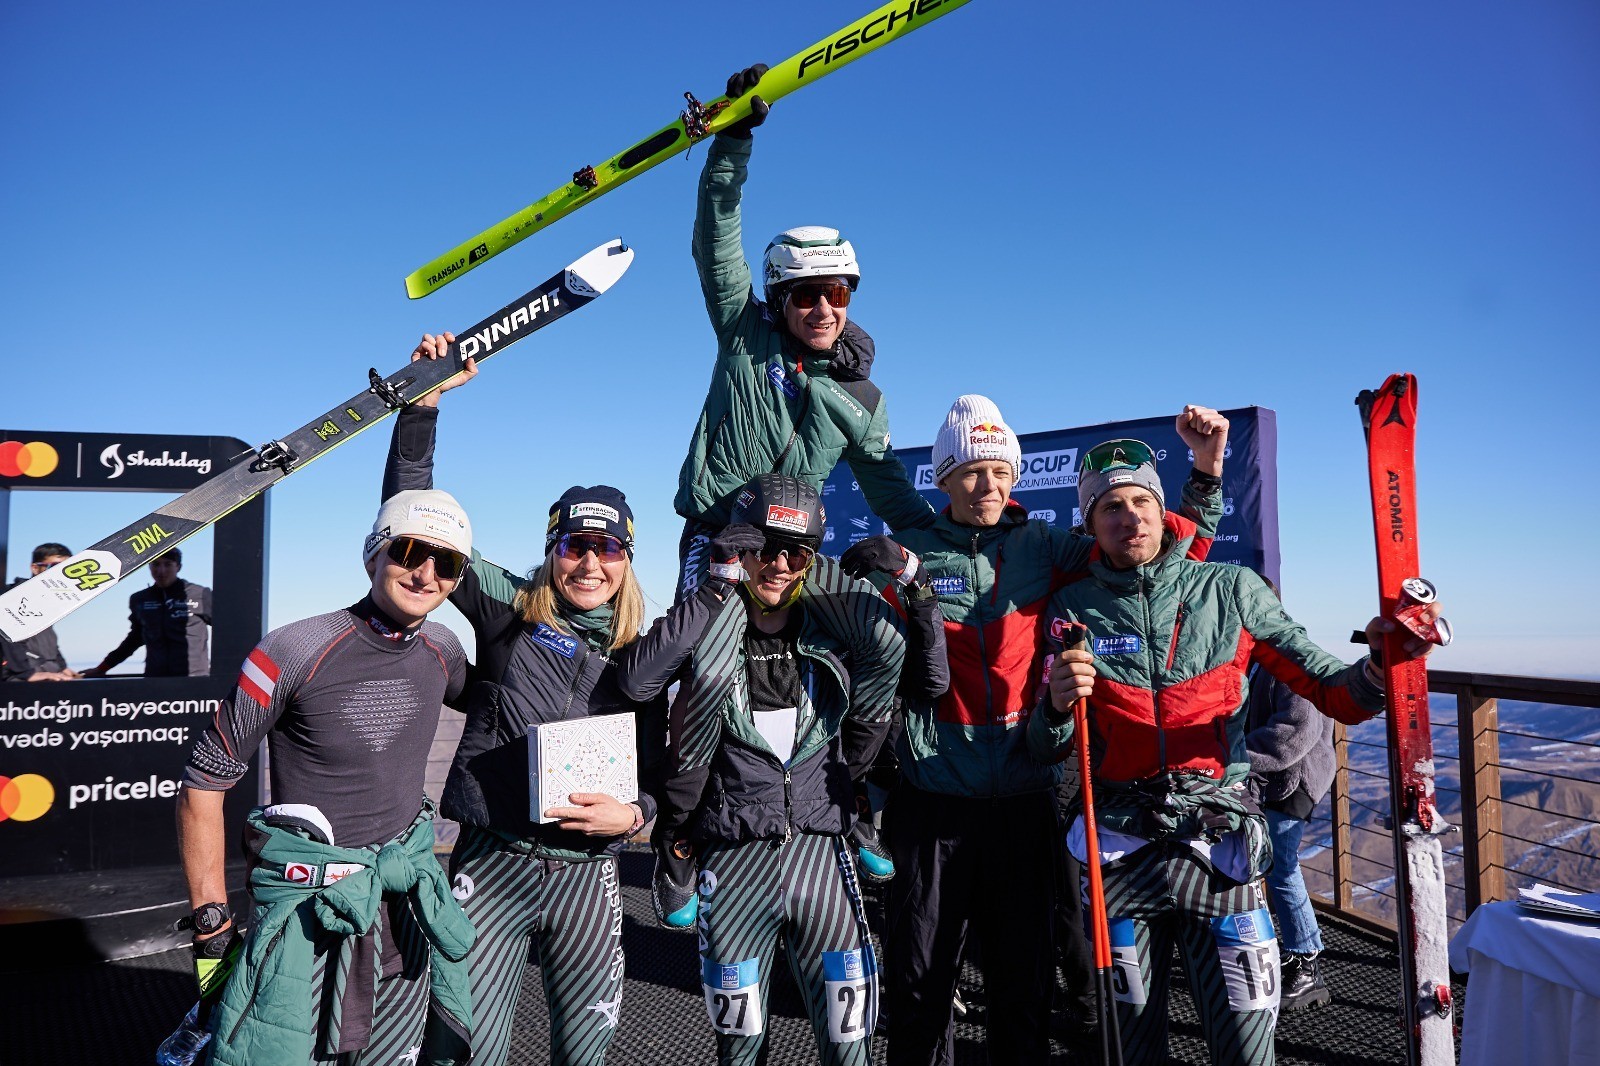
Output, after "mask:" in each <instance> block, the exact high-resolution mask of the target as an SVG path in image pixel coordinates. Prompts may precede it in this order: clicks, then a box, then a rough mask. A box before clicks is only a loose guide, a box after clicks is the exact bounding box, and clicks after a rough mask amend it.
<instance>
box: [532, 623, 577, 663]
mask: <svg viewBox="0 0 1600 1066" xmlns="http://www.w3.org/2000/svg"><path fill="white" fill-rule="evenodd" d="M532 636H533V642H534V643H535V644H538V645H540V646H542V647H546V648H549V649H550V650H551V651H553V652H555V653H556V654H557V655H559V656H561V657H562V658H564V659H571V658H572V657H574V656H575V655H577V654H578V638H577V637H569V636H567V635H566V634H565V633H558V632H557V631H555V630H554V629H551V628H550V627H549V626H547V625H545V624H544V623H543V622H540V623H539V624H538V626H537V627H535V628H534V631H533V634H532Z"/></svg>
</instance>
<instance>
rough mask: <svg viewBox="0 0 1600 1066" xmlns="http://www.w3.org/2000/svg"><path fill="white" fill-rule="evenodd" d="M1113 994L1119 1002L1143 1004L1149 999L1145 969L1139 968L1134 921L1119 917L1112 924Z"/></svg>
mask: <svg viewBox="0 0 1600 1066" xmlns="http://www.w3.org/2000/svg"><path fill="white" fill-rule="evenodd" d="M1110 933H1111V995H1112V997H1113V998H1115V999H1116V1001H1117V1002H1118V1003H1130V1004H1133V1005H1134V1006H1143V1005H1144V1004H1145V1002H1146V1001H1147V1000H1148V998H1149V997H1148V994H1147V993H1146V991H1145V987H1144V971H1142V970H1140V969H1139V945H1138V942H1137V940H1136V939H1135V938H1134V932H1133V921H1132V920H1131V919H1128V918H1118V919H1116V920H1115V921H1113V922H1112V923H1111V925H1110Z"/></svg>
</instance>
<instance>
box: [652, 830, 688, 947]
mask: <svg viewBox="0 0 1600 1066" xmlns="http://www.w3.org/2000/svg"><path fill="white" fill-rule="evenodd" d="M696 878H697V872H696V870H695V862H694V849H693V848H692V847H691V846H690V844H689V842H688V841H687V840H673V841H663V842H661V843H660V844H657V845H656V869H655V875H654V876H653V877H651V879H650V903H651V905H652V906H654V907H655V911H656V921H657V922H659V923H660V924H661V925H662V926H664V927H665V928H667V929H677V930H680V931H682V932H688V931H689V930H691V929H693V928H694V920H695V917H696V916H697V915H698V914H699V911H700V897H699V896H698V895H697V894H696V892H695V881H696Z"/></svg>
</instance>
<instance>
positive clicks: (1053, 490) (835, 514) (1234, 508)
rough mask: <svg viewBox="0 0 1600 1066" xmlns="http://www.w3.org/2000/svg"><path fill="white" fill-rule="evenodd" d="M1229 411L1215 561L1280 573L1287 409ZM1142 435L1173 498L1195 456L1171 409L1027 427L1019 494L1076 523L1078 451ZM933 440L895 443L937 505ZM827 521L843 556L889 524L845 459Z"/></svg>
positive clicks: (1065, 523)
mask: <svg viewBox="0 0 1600 1066" xmlns="http://www.w3.org/2000/svg"><path fill="white" fill-rule="evenodd" d="M1222 413H1223V414H1224V415H1226V416H1227V417H1228V421H1229V423H1230V428H1229V431H1228V450H1227V453H1226V457H1225V459H1224V462H1223V469H1222V499H1223V502H1222V514H1223V518H1222V525H1221V527H1220V528H1219V529H1218V532H1217V539H1216V542H1215V544H1213V546H1212V548H1211V555H1210V559H1211V561H1212V562H1219V563H1235V564H1238V565H1242V566H1248V567H1250V568H1251V569H1253V570H1256V571H1258V572H1260V573H1263V574H1265V575H1266V576H1267V577H1269V578H1271V579H1272V580H1273V581H1277V580H1278V564H1279V555H1278V418H1277V415H1276V414H1275V413H1274V412H1273V411H1272V410H1270V409H1269V408H1265V407H1241V408H1236V409H1234V410H1231V411H1224V412H1222ZM1119 437H1133V438H1136V439H1138V440H1142V441H1144V442H1145V443H1146V444H1148V445H1150V446H1151V448H1153V449H1154V450H1155V453H1156V469H1157V471H1159V472H1160V474H1161V485H1162V488H1163V489H1164V490H1165V492H1166V496H1167V499H1168V500H1169V501H1176V500H1177V498H1178V494H1179V492H1180V491H1181V490H1182V488H1183V482H1184V480H1185V479H1186V478H1187V477H1188V476H1189V468H1190V466H1191V465H1192V464H1193V462H1194V456H1193V455H1192V454H1191V453H1190V451H1189V449H1188V447H1187V446H1186V445H1185V444H1184V443H1183V441H1182V439H1181V438H1180V437H1179V436H1178V431H1177V428H1176V427H1175V426H1174V420H1173V418H1172V417H1171V416H1166V417H1162V418H1141V419H1136V420H1134V421H1131V422H1107V423H1104V424H1102V425H1098V426H1085V427H1082V428H1078V429H1056V430H1046V431H1045V432H1042V433H1022V434H1019V435H1018V438H1017V439H1018V441H1019V443H1020V444H1021V446H1022V469H1021V474H1020V476H1019V477H1018V479H1017V484H1016V487H1015V488H1013V489H1012V490H1011V498H1012V499H1013V500H1014V501H1016V502H1017V503H1019V504H1021V505H1022V506H1024V507H1026V508H1027V509H1028V514H1029V517H1032V518H1038V519H1042V520H1043V521H1045V522H1048V523H1050V524H1051V525H1053V526H1060V527H1062V528H1063V529H1070V528H1071V527H1073V526H1076V525H1078V524H1080V518H1079V515H1078V457H1079V456H1080V455H1082V454H1083V452H1084V450H1085V449H1088V448H1092V447H1094V446H1095V445H1096V444H1099V443H1100V442H1102V441H1107V440H1115V439H1117V438H1119ZM932 453H933V448H932V447H931V446H928V447H921V448H896V449H895V454H896V455H898V456H899V457H900V460H901V462H903V463H905V465H906V470H907V471H909V472H910V474H911V479H912V483H913V484H914V485H916V487H917V490H918V491H919V492H921V493H922V494H923V495H924V496H925V497H927V499H928V501H929V502H930V503H932V504H933V506H934V509H935V510H943V509H944V508H945V507H946V506H947V505H948V504H949V502H950V500H949V498H948V497H947V496H945V494H944V493H943V492H941V491H940V490H939V489H937V488H935V487H934V484H933V463H932V459H931V456H932ZM822 495H823V504H824V506H825V507H827V509H828V526H827V532H826V534H824V540H823V545H822V550H823V551H824V552H826V553H828V554H829V555H833V556H837V555H839V553H840V552H842V551H844V550H845V549H846V548H848V547H849V546H850V545H852V544H854V543H855V542H856V541H859V540H861V539H863V538H865V537H870V536H874V535H876V534H880V533H889V532H890V530H889V527H888V526H886V525H885V524H884V523H883V522H882V521H880V520H879V519H878V518H877V516H875V515H874V514H873V513H872V510H871V508H869V507H868V506H867V501H866V498H865V497H864V496H862V494H861V489H860V486H859V485H857V484H856V480H855V476H854V475H853V474H852V473H851V472H850V468H849V467H848V466H846V465H845V464H843V463H840V464H839V465H838V466H837V467H835V468H834V471H833V473H832V474H830V475H829V476H828V480H827V482H826V483H825V484H824V485H823V487H822Z"/></svg>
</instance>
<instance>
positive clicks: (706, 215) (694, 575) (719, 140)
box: [673, 65, 933, 599]
mask: <svg viewBox="0 0 1600 1066" xmlns="http://www.w3.org/2000/svg"><path fill="white" fill-rule="evenodd" d="M766 69H767V68H766V67H765V66H764V65H757V66H753V67H751V68H749V69H748V70H744V71H741V72H739V73H738V74H735V75H733V77H731V78H729V79H728V95H729V96H741V95H743V94H744V93H746V92H749V91H750V90H751V89H752V88H753V87H754V86H755V84H756V83H757V82H758V81H759V80H760V78H761V75H762V74H763V73H765V72H766ZM753 104H754V106H753V109H752V112H751V115H750V117H749V118H748V119H745V120H744V121H742V122H738V123H735V124H734V125H732V126H730V127H728V129H726V130H724V131H723V132H722V133H721V134H719V135H718V136H716V137H715V138H713V139H712V141H711V147H710V151H709V153H708V154H707V156H706V165H705V169H704V171H702V172H701V175H700V189H699V198H698V200H697V201H696V207H695V220H694V241H693V249H694V260H695V265H696V267H697V268H698V269H699V272H700V288H701V291H702V292H703V293H704V294H705V300H706V310H707V311H708V312H709V313H710V315H711V325H712V328H713V329H714V330H715V331H716V334H717V362H716V368H715V371H714V372H713V375H712V379H711V388H710V391H709V393H708V394H707V396H706V401H705V405H704V406H703V407H702V408H701V409H700V418H699V420H698V421H697V422H696V424H695V428H694V435H693V438H692V440H691V441H690V445H689V454H688V456H687V457H686V458H685V459H684V461H683V469H682V470H681V471H680V472H679V474H678V494H677V496H676V498H675V499H674V500H673V506H674V507H675V508H676V510H677V512H678V514H680V515H682V516H683V518H684V530H683V539H682V540H681V541H680V543H679V562H680V570H679V577H678V590H677V596H676V598H677V599H682V598H683V597H684V596H685V595H687V594H688V593H690V592H692V591H694V589H695V587H696V586H697V585H698V584H699V583H700V580H701V578H702V577H703V575H704V573H705V569H706V566H707V564H708V563H709V556H708V554H707V552H708V549H709V548H710V545H711V537H712V536H713V535H714V534H715V533H716V532H717V531H718V530H720V529H721V528H722V527H723V526H725V525H727V524H728V520H729V515H730V514H731V512H732V510H733V501H734V497H736V496H737V495H738V494H739V490H740V489H742V488H743V487H744V485H745V483H746V482H747V481H749V480H750V479H751V478H753V477H756V476H758V475H760V474H765V473H778V474H786V475H789V476H791V477H794V478H796V479H798V480H800V481H803V482H805V483H806V484H808V485H810V486H812V487H813V488H817V487H820V486H821V485H822V482H823V481H824V480H826V478H827V477H828V474H829V473H830V472H831V471H832V470H833V468H834V466H835V465H836V464H837V463H838V462H839V460H840V459H843V460H844V461H846V462H847V463H849V464H850V469H851V470H852V471H853V472H854V474H855V476H856V480H857V481H859V482H860V484H861V490H862V492H863V493H865V494H866V497H867V503H868V504H869V505H870V506H871V507H872V509H873V511H874V512H875V513H876V514H877V515H878V517H880V518H882V519H883V520H884V521H885V522H887V523H888V524H889V525H890V526H891V527H892V528H894V529H895V530H900V529H905V528H911V527H915V526H922V525H927V524H929V523H930V522H932V520H933V510H932V508H931V507H929V506H928V503H927V501H926V500H924V499H923V498H922V497H921V496H920V495H919V494H918V493H917V491H916V489H915V488H913V487H912V485H911V479H910V477H909V476H908V475H907V473H906V469H905V466H904V465H903V464H902V463H901V462H900V460H899V459H898V458H897V457H896V456H895V454H894V452H893V451H891V450H890V448H889V415H888V412H887V410H886V409H885V407H884V402H883V395H882V393H880V392H879V391H878V388H877V386H875V385H873V384H872V382H871V381H869V380H867V378H868V374H869V373H870V372H871V370H872V359H873V344H872V338H871V337H869V336H867V334H866V332H865V331H863V330H862V329H861V327H860V326H858V325H856V324H855V323H854V322H852V321H850V317H849V311H848V310H847V308H848V307H849V304H850V300H851V297H852V296H853V295H854V293H855V290H856V286H857V285H858V284H859V283H860V281H861V269H860V267H859V266H858V265H857V262H856V254H855V249H854V248H853V247H852V246H851V244H850V242H849V241H847V240H845V239H844V238H843V237H841V236H840V235H839V231H838V230H834V229H829V228H828V227H826V226H799V227H796V228H794V229H790V230H785V231H784V232H783V233H780V234H778V235H777V236H776V237H774V238H773V239H772V242H771V243H770V244H768V245H767V250H766V254H765V256H763V262H762V268H761V269H762V291H761V294H760V296H759V297H758V296H757V293H756V292H755V290H754V288H753V287H752V284H751V280H752V279H751V274H750V267H749V265H748V264H747V263H746V262H745V258H744V249H743V246H742V244H741V241H742V239H743V232H742V230H741V227H740V216H739V204H740V196H741V189H742V188H743V186H744V183H745V176H746V167H747V165H748V163H749V160H750V150H751V145H752V138H751V133H750V131H751V130H752V129H753V128H754V127H756V126H759V125H760V124H761V123H762V122H763V121H764V120H765V119H766V116H767V104H766V102H765V101H763V100H762V99H761V98H760V97H759V96H758V97H756V98H755V99H754V101H753Z"/></svg>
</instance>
